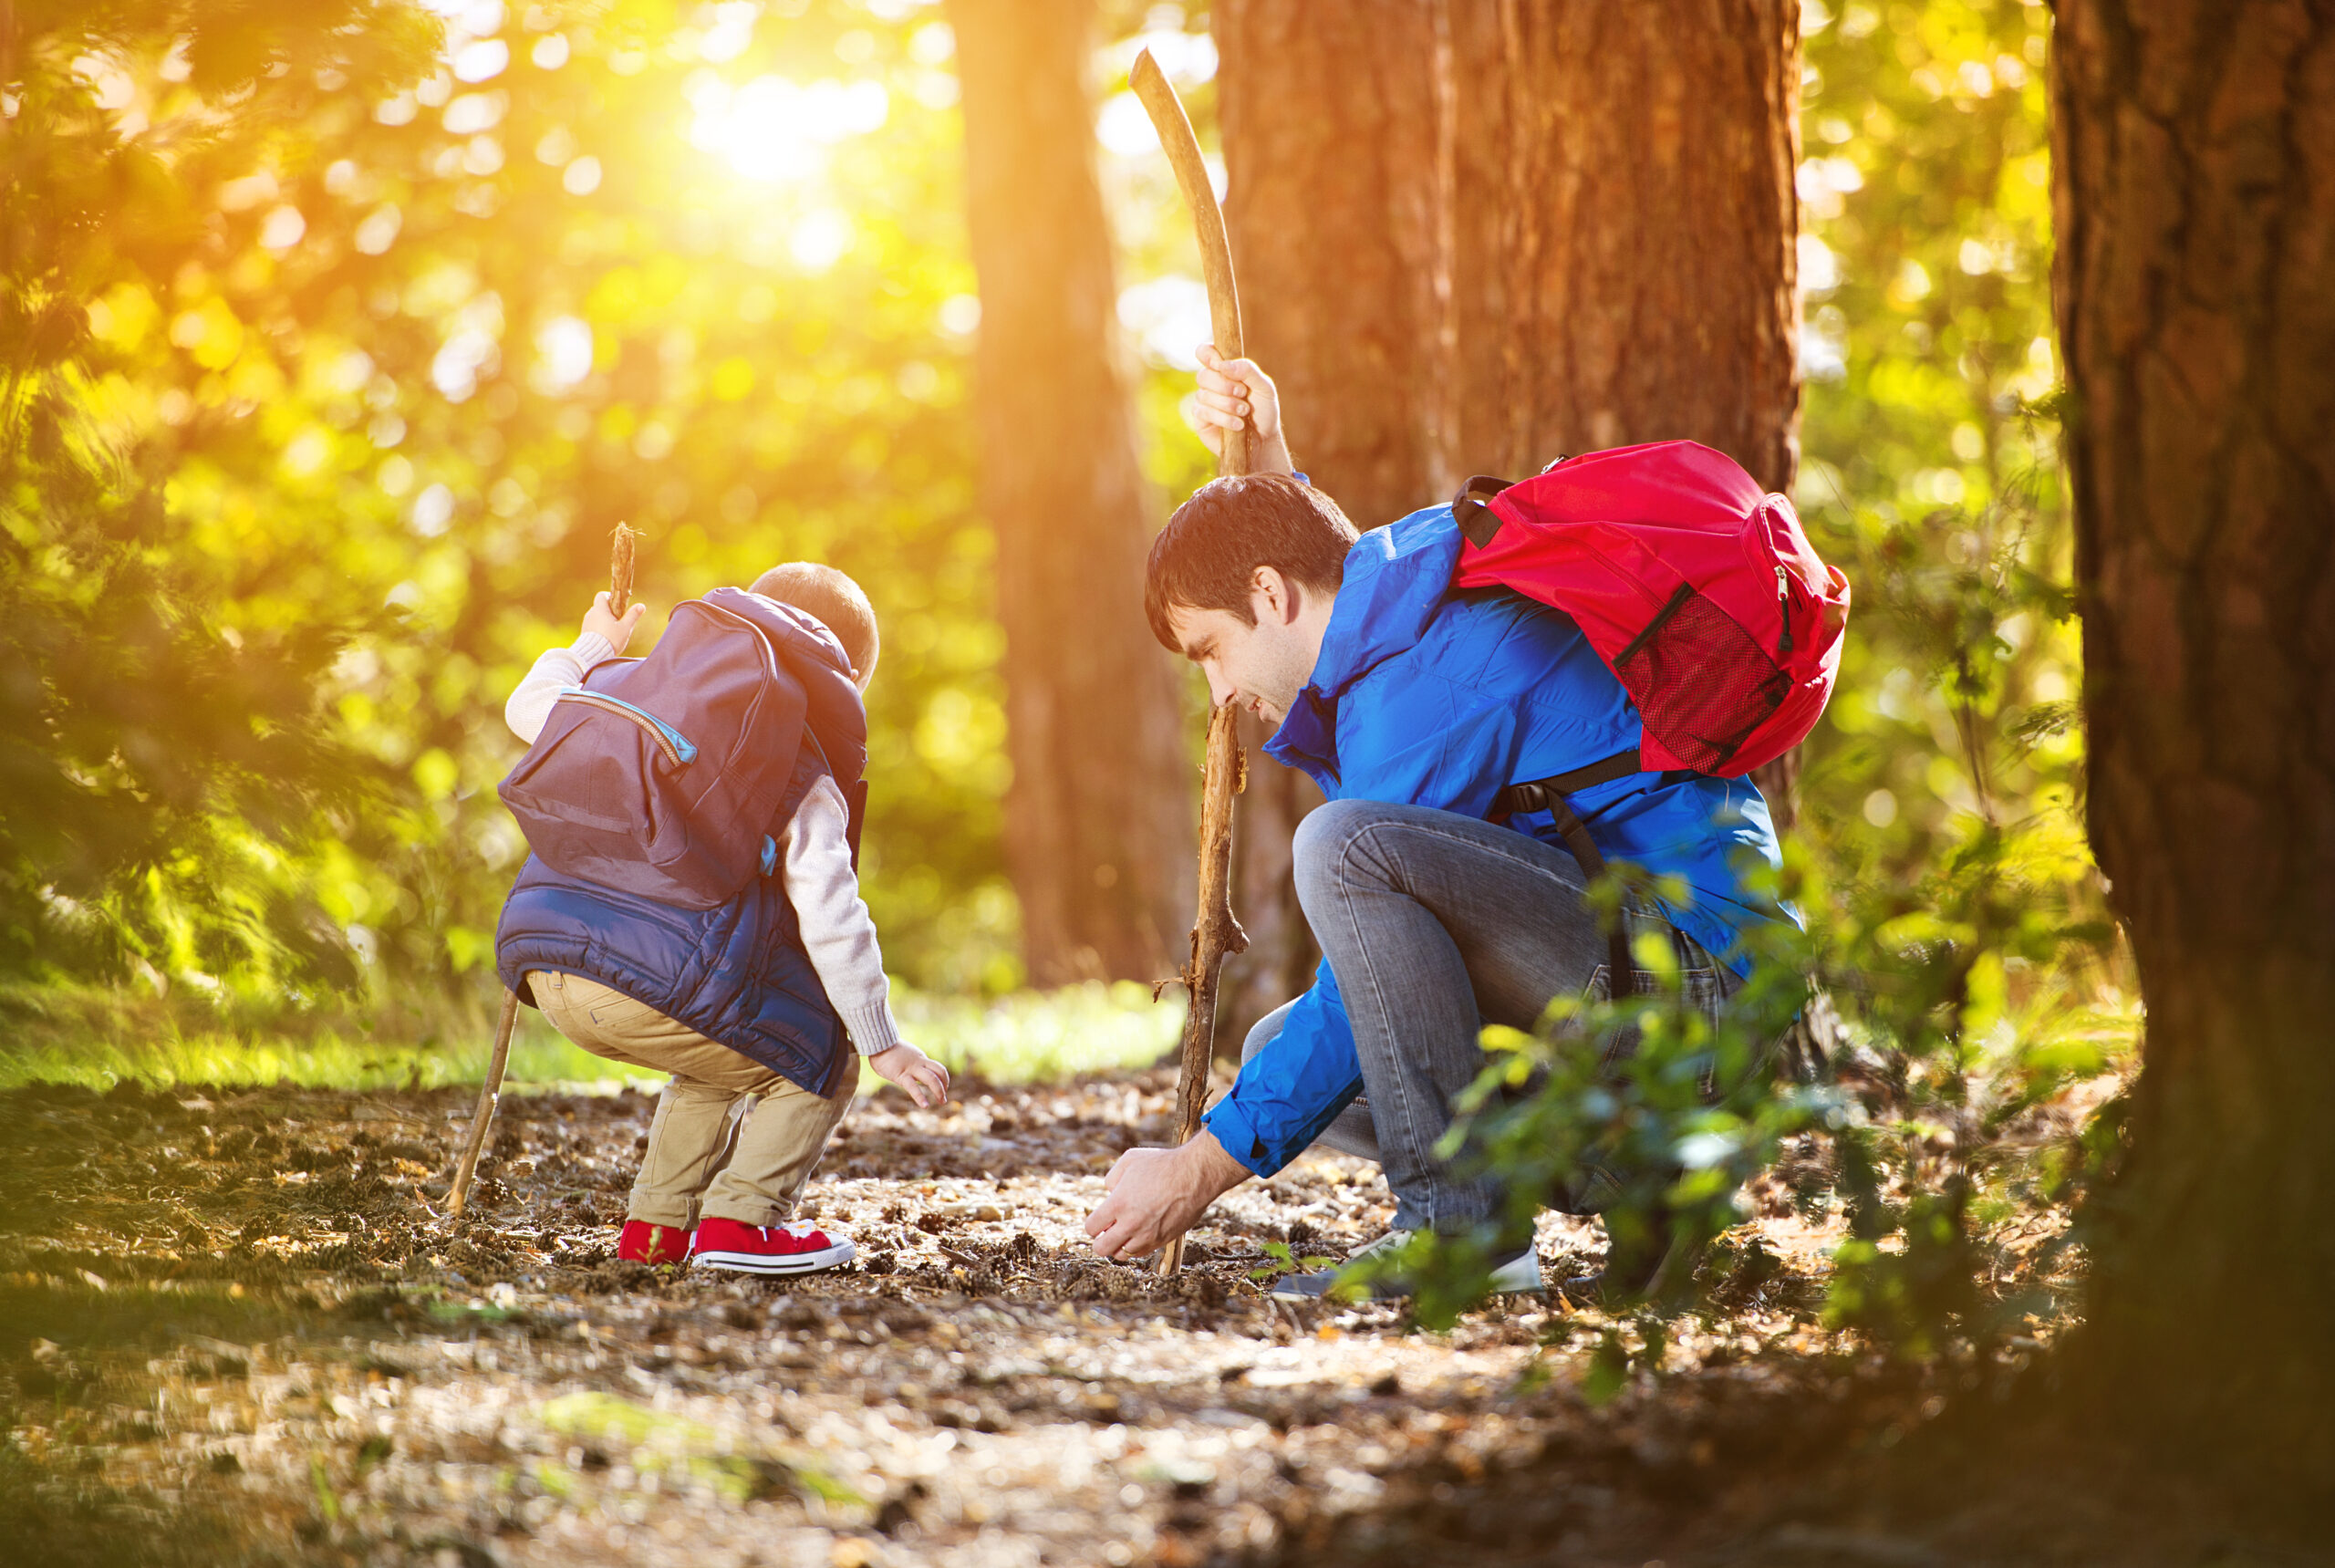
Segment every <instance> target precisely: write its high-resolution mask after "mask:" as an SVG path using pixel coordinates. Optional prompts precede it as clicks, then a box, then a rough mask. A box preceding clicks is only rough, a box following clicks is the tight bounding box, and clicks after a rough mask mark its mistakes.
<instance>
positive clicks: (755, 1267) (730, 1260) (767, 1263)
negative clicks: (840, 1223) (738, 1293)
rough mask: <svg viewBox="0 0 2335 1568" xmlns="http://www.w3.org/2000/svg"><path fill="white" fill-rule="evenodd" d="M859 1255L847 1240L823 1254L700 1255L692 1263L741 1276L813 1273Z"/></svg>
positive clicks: (818, 1252)
mask: <svg viewBox="0 0 2335 1568" xmlns="http://www.w3.org/2000/svg"><path fill="white" fill-rule="evenodd" d="M858 1255H859V1249H858V1248H857V1247H855V1246H853V1245H852V1244H851V1243H850V1242H849V1241H838V1242H836V1243H835V1245H834V1246H832V1247H829V1248H827V1249H825V1251H817V1252H796V1253H794V1255H792V1256H791V1257H784V1258H774V1257H773V1256H771V1255H770V1254H769V1253H767V1252H700V1253H697V1254H696V1259H695V1261H696V1262H699V1263H700V1264H702V1265H704V1266H705V1267H706V1268H709V1269H729V1270H731V1271H732V1272H736V1273H741V1274H815V1273H817V1272H819V1271H820V1270H821V1269H832V1268H834V1267H835V1265H836V1264H838V1263H848V1262H851V1261H852V1259H854V1258H856V1257H857V1256H858Z"/></svg>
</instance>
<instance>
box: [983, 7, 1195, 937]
mask: <svg viewBox="0 0 2335 1568" xmlns="http://www.w3.org/2000/svg"><path fill="white" fill-rule="evenodd" d="M949 16H950V22H951V23H952V24H953V26H954V27H955V29H956V35H957V55H958V66H959V74H960V82H961V87H962V92H963V101H964V113H965V154H966V174H967V182H968V185H969V187H970V213H971V230H972V248H973V263H974V267H975V269H976V271H977V272H978V273H979V275H980V278H981V337H980V345H979V348H978V351H977V355H976V362H975V369H976V373H977V376H978V379H979V385H980V389H981V390H980V397H981V410H980V418H981V435H982V475H981V481H982V483H981V489H982V498H983V505H984V509H985V510H986V511H987V512H988V514H989V517H990V520H991V524H992V525H993V526H994V527H995V529H996V530H997V538H998V612H999V618H1000V619H1001V621H1002V622H1003V623H1004V627H1005V634H1006V655H1005V678H1006V722H1007V747H1008V751H1009V754H1010V755H1011V757H1012V763H1013V783H1012V787H1011V788H1010V790H1009V791H1008V793H1007V795H1006V800H1005V837H1006V862H1007V866H1008V868H1009V870H1010V871H1011V873H1012V878H1013V885H1014V890H1015V892H1016V893H1017V894H1018V895H1019V896H1020V899H1021V904H1022V937H1023V943H1024V947H1025V950H1026V951H1027V953H1028V957H1029V967H1030V973H1031V978H1032V979H1033V980H1034V981H1038V982H1040V983H1042V984H1052V983H1057V982H1060V981H1068V980H1076V979H1081V978H1084V977H1088V976H1095V975H1103V976H1113V977H1123V978H1128V979H1141V980H1153V979H1157V978H1158V977H1159V976H1160V975H1163V974H1166V973H1167V972H1169V971H1170V970H1172V969H1173V968H1174V967H1175V961H1174V955H1175V954H1176V953H1177V952H1178V950H1179V948H1180V946H1181V944H1182V940H1183V933H1184V928H1185V926H1186V924H1187V922H1188V915H1189V913H1190V905H1191V898H1192V894H1191V882H1192V842H1193V840H1192V821H1191V802H1192V785H1193V782H1194V780H1193V770H1192V767H1191V762H1190V758H1189V756H1188V754H1187V753H1186V750H1185V748H1184V745H1183V743H1182V736H1181V734H1180V732H1179V719H1180V712H1179V709H1178V702H1177V694H1176V687H1175V683H1174V681H1175V677H1174V672H1173V670H1172V667H1171V666H1170V664H1169V663H1168V660H1167V655H1166V654H1165V653H1163V652H1162V651H1161V650H1160V649H1159V648H1158V647H1157V645H1156V644H1155V643H1154V642H1153V641H1152V639H1151V635H1150V632H1149V630H1148V629H1147V624H1146V622H1145V620H1144V616H1143V604H1142V584H1143V562H1144V553H1145V550H1146V548H1147V544H1148V541H1149V535H1150V532H1151V530H1150V522H1151V520H1150V517H1149V514H1148V513H1149V509H1148V506H1147V498H1146V495H1145V493H1144V486H1143V480H1142V474H1141V471H1140V469H1139V468H1138V466H1137V462H1136V451H1137V449H1136V415H1135V404H1134V400H1133V398H1132V396H1131V393H1130V389H1129V379H1128V373H1127V369H1126V364H1125V358H1124V354H1123V352H1122V350H1121V348H1120V345H1119V342H1118V337H1117V332H1118V327H1117V289H1116V282H1115V277H1114V271H1113V266H1112V260H1111V243H1110V235H1109V232H1108V230H1107V228H1106V227H1105V219H1104V213H1103V200H1102V192H1101V187H1100V185H1099V184H1098V182H1097V180H1096V174H1095V131H1094V124H1095V106H1094V97H1093V93H1092V88H1091V83H1090V81H1089V77H1090V75H1091V69H1092V67H1091V60H1092V57H1093V51H1094V44H1095V37H1094V30H1095V8H1094V5H1093V4H1092V0H950V5H949Z"/></svg>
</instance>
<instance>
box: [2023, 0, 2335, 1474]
mask: <svg viewBox="0 0 2335 1568" xmlns="http://www.w3.org/2000/svg"><path fill="white" fill-rule="evenodd" d="M2053 55H2054V63H2053V73H2052V95H2053V108H2054V111H2055V115H2054V118H2055V123H2054V127H2053V132H2054V136H2055V148H2054V157H2053V160H2052V168H2053V175H2054V181H2055V187H2056V188H2055V201H2056V204H2057V223H2058V229H2059V245H2060V249H2059V254H2058V258H2057V276H2056V279H2055V282H2056V284H2057V295H2058V299H2057V306H2058V313H2059V321H2060V342H2061V346H2062V351H2063V354H2064V357H2065V363H2066V367H2067V377H2068V383H2069V389H2070V392H2071V394H2072V397H2071V400H2070V401H2071V405H2072V406H2071V409H2070V418H2069V421H2068V424H2067V437H2066V441H2067V455H2068V468H2069V474H2070V480H2071V482H2072V484H2073V488H2074V499H2075V521H2076V572H2077V579H2078V589H2079V595H2080V603H2081V610H2082V614H2083V645H2084V668H2085V682H2084V711H2085V718H2086V722H2087V726H2088V733H2089V742H2088V745H2089V752H2090V806H2089V812H2090V823H2091V838H2092V844H2093V846H2094V848H2095V850H2096V852H2097V854H2098V856H2099V858H2100V865H2101V868H2102V870H2103V871H2104V872H2105V873H2106V874H2107V876H2108V877H2109V878H2110V880H2111V884H2112V898H2113V900H2114V903H2115V907H2116V909H2117V912H2118V914H2119V915H2120V916H2121V917H2122V920H2123V922H2124V925H2125V928H2126V929H2127V931H2128V932H2129V933H2130V935H2131V938H2132V943H2133V956H2134V958H2135V960H2136V961H2137V964H2138V967H2139V971H2140V976H2141V986H2142V991H2143V996H2144V997H2145V999H2146V1002H2147V1005H2148V1027H2147V1040H2146V1044H2145V1047H2144V1050H2143V1056H2142V1064H2143V1065H2142V1072H2141V1075H2140V1079H2139V1082H2138V1083H2137V1085H2135V1087H2134V1090H2133V1096H2132V1102H2131V1106H2130V1109H2129V1112H2128V1114H2127V1116H2126V1121H2125V1133H2126V1137H2127V1142H2126V1145H2125V1147H2124V1150H2123V1153H2122V1163H2121V1167H2120V1168H2119V1169H2118V1170H2117V1171H2116V1172H2115V1174H2114V1177H2113V1179H2112V1181H2111V1182H2110V1184H2109V1185H2108V1186H2107V1188H2106V1189H2105V1190H2104V1191H2102V1193H2101V1195H2100V1196H2099V1197H2098V1198H2097V1199H2095V1201H2094V1203H2093V1204H2092V1205H2091V1210H2090V1211H2089V1214H2090V1220H2091V1227H2092V1235H2093V1239H2094V1247H2095V1254H2094V1266H2093V1272H2092V1276H2091V1309H2090V1312H2089V1314H2088V1322H2089V1328H2088V1330H2087V1339H2086V1341H2085V1342H2082V1343H2083V1345H2084V1348H2083V1349H2082V1350H2081V1351H2080V1353H2079V1363H2078V1364H2079V1366H2081V1367H2082V1368H2083V1369H2084V1370H2085V1371H2087V1372H2088V1373H2089V1374H2091V1376H2092V1378H2093V1381H2092V1382H2091V1384H2090V1387H2091V1390H2092V1392H2093V1393H2094V1394H2095V1395H2096V1396H2098V1397H2101V1398H2102V1399H2104V1400H2105V1401H2107V1402H2109V1403H2110V1404H2111V1405H2112V1406H2121V1407H2123V1408H2124V1409H2125V1410H2127V1411H2129V1412H2131V1413H2133V1415H2135V1416H2136V1417H2142V1418H2145V1419H2147V1420H2149V1421H2152V1422H2153V1423H2154V1424H2155V1429H2156V1430H2157V1431H2158V1432H2159V1433H2160V1434H2163V1435H2165V1436H2167V1437H2170V1438H2174V1440H2175V1441H2177V1442H2179V1443H2180V1444H2181V1445H2182V1448H2183V1450H2184V1451H2185V1452H2186V1453H2191V1454H2195V1455H2201V1456H2202V1455H2208V1454H2216V1453H2219V1454H2222V1455H2225V1456H2226V1457H2231V1458H2237V1459H2241V1462H2246V1463H2249V1464H2256V1463H2258V1462H2259V1461H2260V1460H2261V1459H2264V1458H2266V1457H2267V1458H2268V1459H2269V1460H2270V1462H2272V1463H2273V1464H2276V1465H2277V1466H2278V1467H2279V1468H2280V1469H2282V1470H2288V1469H2291V1471H2292V1472H2294V1473H2301V1474H2305V1475H2312V1474H2315V1475H2316V1476H2317V1477H2318V1478H2319V1480H2322V1481H2323V1480H2324V1478H2325V1477H2326V1475H2327V1474H2328V1473H2329V1471H2330V1467H2335V1437H2330V1434H2335V1426H2330V1423H2329V1422H2328V1420H2327V1416H2326V1412H2327V1409H2328V1408H2329V1402H2330V1398H2335V1357H2330V1355H2329V1352H2328V1347H2327V1334H2328V1328H2329V1325H2330V1322H2335V1314H2330V1309H2329V1305H2328V1302H2329V1299H2330V1292H2331V1291H2335V1227H2330V1219H2329V1217H2330V1213H2335V1138H2330V1134H2329V1128H2330V1123H2331V1122H2335V1051H2330V1049H2329V1043H2328V1036H2329V1029H2330V1023H2329V1021H2330V1019H2335V950H2330V946H2329V941H2328V934H2329V932H2330V930H2335V5H2330V4H2328V3H2327V0H2285V3H2279V0H2232V3H2229V4H2216V5H2204V4H2174V3H2148V4H2139V3H2133V0H2062V3H2061V5H2060V9H2059V36H2058V39H2057V42H2056V45H2055V47H2054V49H2053ZM2321 725H2330V729H2329V730H2327V731H2322V730H2321V728H2320V726H2321Z"/></svg>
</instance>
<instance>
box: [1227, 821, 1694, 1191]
mask: <svg viewBox="0 0 2335 1568" xmlns="http://www.w3.org/2000/svg"><path fill="white" fill-rule="evenodd" d="M1294 851H1295V857H1296V862H1297V866H1296V877H1297V898H1298V902H1299V904H1300V906H1301V907H1302V909H1304V911H1305V919H1306V923H1307V924H1308V925H1310V926H1311V927H1312V928H1313V936H1314V940H1317V941H1319V942H1320V943H1321V944H1322V950H1323V953H1324V954H1325V955H1326V956H1327V957H1328V959H1329V961H1330V969H1331V971H1332V972H1333V973H1334V974H1335V975H1336V976H1337V980H1338V991H1339V992H1340V993H1341V995H1343V997H1344V1001H1345V1011H1346V1017H1347V1020H1348V1022H1349V1023H1352V1024H1353V1026H1354V1049H1355V1051H1356V1053H1357V1054H1359V1055H1360V1057H1361V1064H1362V1081H1363V1097H1362V1098H1360V1099H1358V1100H1356V1101H1354V1104H1353V1105H1351V1106H1347V1107H1346V1108H1345V1110H1344V1112H1342V1113H1341V1114H1340V1115H1339V1116H1338V1118H1337V1120H1336V1121H1334V1122H1333V1123H1332V1124H1331V1125H1330V1126H1329V1127H1328V1128H1327V1129H1326V1130H1325V1131H1324V1132H1323V1135H1322V1137H1321V1138H1320V1139H1319V1143H1320V1145H1321V1146H1323V1147H1329V1148H1334V1149H1338V1150H1341V1151H1342V1152H1344V1153H1347V1154H1352V1155H1358V1156H1360V1157H1361V1158H1365V1159H1374V1160H1376V1161H1377V1162H1378V1163H1379V1164H1380V1166H1382V1167H1383V1168H1385V1173H1386V1185H1387V1186H1388V1188H1389V1189H1392V1190H1393V1192H1394V1194H1395V1206H1396V1207H1395V1223H1396V1226H1397V1227H1399V1228H1402V1229H1405V1230H1436V1231H1465V1230H1469V1229H1472V1228H1474V1227H1476V1226H1478V1225H1479V1224H1481V1223H1484V1222H1486V1221H1493V1222H1497V1221H1499V1220H1500V1219H1501V1218H1502V1211H1503V1208H1504V1199H1505V1196H1506V1194H1505V1192H1504V1191H1503V1189H1501V1187H1500V1183H1499V1182H1498V1181H1497V1180H1495V1179H1491V1178H1489V1177H1482V1176H1478V1177H1463V1176H1461V1175H1459V1174H1458V1173H1457V1172H1456V1171H1455V1170H1453V1169H1452V1168H1450V1167H1449V1166H1448V1165H1447V1163H1446V1162H1444V1161H1443V1160H1440V1159H1438V1158H1436V1154H1435V1146H1436V1144H1437V1142H1438V1141H1439V1140H1440V1139H1441V1138H1442V1137H1443V1135H1444V1134H1445V1133H1446V1132H1447V1131H1448V1130H1449V1128H1450V1126H1451V1119H1452V1103H1453V1101H1454V1099H1455V1098H1456V1097H1457V1096H1458V1094H1459V1093H1460V1091H1461V1090H1463V1089H1465V1088H1466V1087H1467V1086H1468V1085H1469V1084H1471V1083H1473V1082H1474V1081H1475V1079H1476V1076H1477V1075H1478V1074H1479V1073H1480V1072H1481V1071H1482V1070H1483V1066H1484V1052H1483V1048H1482V1046H1481V1045H1479V1044H1478V1036H1479V1034H1480V1033H1481V1032H1482V1030H1483V1028H1484V1026H1485V1025H1486V1024H1490V1023H1500V1024H1506V1025H1508V1026H1510V1028H1515V1029H1525V1030H1529V1029H1531V1028H1532V1027H1533V1026H1534V1025H1535V1024H1537V1023H1539V1022H1540V1021H1541V1013H1542V1012H1543V1011H1544V1010H1545V1009H1546V1008H1547V1007H1548V1004H1549V1002H1551V1000H1552V999H1554V998H1556V997H1559V996H1578V995H1583V994H1585V993H1595V994H1598V995H1603V994H1604V992H1605V977H1606V968H1607V964H1606V954H1607V952H1608V950H1609V949H1608V945H1607V943H1606V940H1605V934H1604V932H1603V930H1602V929H1600V928H1599V926H1598V922H1597V914H1596V911H1595V910H1594V909H1593V908H1592V907H1591V906H1590V905H1589V903H1588V901H1587V899H1586V898H1585V897H1584V892H1583V888H1584V883H1585V879H1584V878H1583V876H1582V874H1581V867H1580V866H1579V864H1578V863H1576V862H1575V861H1574V859H1573V858H1572V856H1571V855H1569V854H1567V853H1566V852H1565V851H1564V850H1562V849H1559V848H1554V847H1552V846H1549V845H1546V844H1543V843H1541V841H1540V840H1538V839H1536V838H1532V837H1529V836H1526V835H1524V834H1521V833H1518V832H1516V831H1514V830H1513V829H1511V828H1507V827H1502V826H1498V825H1496V824H1493V823H1489V822H1483V821H1479V820H1478V819H1477V818H1475V817H1471V816H1461V815H1458V814H1457V813H1454V812H1448V811H1435V810H1432V809H1429V808H1427V807H1426V806H1417V805H1385V804H1383V803H1380V802H1376V801H1360V800H1340V801H1332V802H1330V803H1329V804H1328V805H1323V806H1320V807H1317V808H1316V809H1315V810H1314V811H1313V814H1312V815H1309V816H1307V817H1306V818H1305V820H1304V821H1303V822H1302V823H1300V824H1299V825H1298V828H1297V837H1296V842H1295V845H1294ZM1630 919H1631V921H1632V929H1633V930H1634V931H1638V930H1652V931H1657V932H1660V933H1662V934H1664V935H1666V936H1667V937H1669V938H1670V939H1671V940H1673V941H1674V942H1676V944H1677V948H1678V951H1679V954H1680V957H1681V959H1682V961H1683V962H1684V967H1685V970H1686V974H1685V977H1684V978H1685V984H1686V994H1687V995H1688V996H1689V997H1690V998H1694V999H1696V1000H1697V1001H1699V1002H1702V1003H1703V1004H1704V1005H1706V1006H1708V1007H1712V1008H1716V1007H1717V1006H1718V1004H1719V1002H1721V1001H1722V1000H1723V999H1724V998H1725V997H1726V995H1727V994H1728V992H1732V991H1733V990H1734V989H1735V987H1736V984H1737V980H1736V976H1735V974H1734V973H1733V971H1729V970H1728V969H1727V968H1726V967H1725V966H1723V965H1721V964H1718V963H1717V962H1716V961H1713V960H1712V958H1711V957H1710V955H1709V954H1708V953H1707V952H1705V951H1704V950H1703V949H1702V947H1701V946H1700V945H1699V944H1698V943H1697V942H1696V941H1695V940H1694V939H1692V938H1691V937H1688V936H1687V935H1686V933H1684V932H1683V931H1679V930H1677V929H1676V928H1674V927H1672V926H1671V925H1670V924H1669V923H1668V922H1667V921H1666V920H1664V919H1661V918H1660V917H1659V916H1656V915H1651V914H1644V913H1637V912H1633V913H1632V915H1631V916H1630ZM1294 1005H1295V1003H1294V1002H1290V1003H1286V1004H1284V1005H1282V1006H1281V1007H1279V1008H1276V1009H1274V1010H1273V1011H1272V1012H1270V1013H1267V1014H1266V1015H1265V1017H1264V1018H1263V1019H1262V1020H1261V1022H1259V1023H1258V1024H1257V1026H1256V1027H1255V1028H1254V1029H1252V1030H1251V1031H1250V1032H1249V1038H1248V1040H1247V1042H1246V1043H1245V1044H1243V1045H1242V1047H1241V1052H1240V1055H1241V1060H1242V1061H1243V1062H1246V1061H1247V1060H1248V1059H1249V1058H1250V1057H1251V1056H1254V1055H1255V1054H1257V1053H1258V1052H1259V1051H1261V1050H1263V1049H1264V1047H1265V1046H1266V1045H1267V1044H1269V1043H1271V1040H1272V1039H1273V1038H1274V1036H1276V1035H1278V1034H1279V1033H1281V1031H1282V1024H1283V1023H1284V1022H1286V1020H1287V1019H1288V1016H1289V1010H1290V1008H1291V1007H1292V1006H1294ZM1592 1048H1593V1047H1592V1046H1591V1044H1590V1043H1589V1042H1587V1041H1584V1042H1583V1049H1584V1050H1587V1049H1592Z"/></svg>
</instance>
